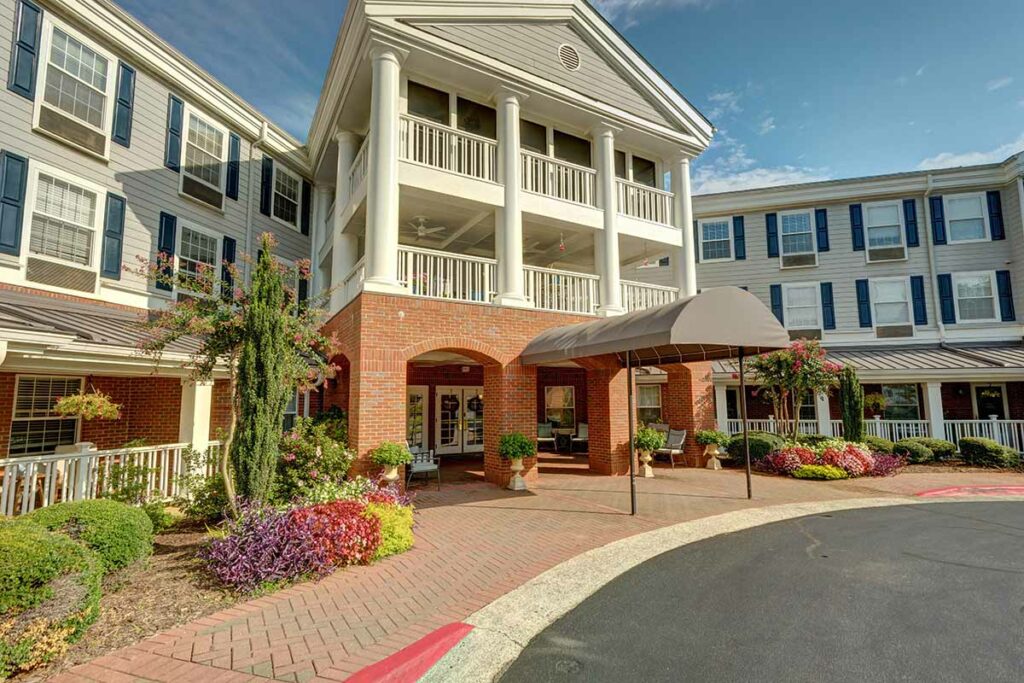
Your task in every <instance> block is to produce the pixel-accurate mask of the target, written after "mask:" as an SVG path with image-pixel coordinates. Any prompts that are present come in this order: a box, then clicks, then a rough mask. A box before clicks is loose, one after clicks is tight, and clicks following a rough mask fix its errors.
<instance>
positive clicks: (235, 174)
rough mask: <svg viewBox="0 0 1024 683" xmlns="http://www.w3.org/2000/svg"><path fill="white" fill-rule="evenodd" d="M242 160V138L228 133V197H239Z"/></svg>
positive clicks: (226, 191) (226, 189)
mask: <svg viewBox="0 0 1024 683" xmlns="http://www.w3.org/2000/svg"><path fill="white" fill-rule="evenodd" d="M241 160H242V139H241V138H240V137H238V136H237V135H235V134H234V133H231V134H230V135H228V177H227V187H226V188H225V190H224V192H225V194H227V196H228V199H235V200H237V199H238V179H239V171H240V168H241V166H240V164H241Z"/></svg>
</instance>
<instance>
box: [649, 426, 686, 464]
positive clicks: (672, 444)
mask: <svg viewBox="0 0 1024 683" xmlns="http://www.w3.org/2000/svg"><path fill="white" fill-rule="evenodd" d="M685 443H686V430H685V429H670V430H669V432H668V438H667V439H666V440H665V445H664V446H663V447H661V448H659V449H658V450H656V451H654V457H655V458H657V457H658V456H659V455H664V456H667V457H668V461H669V464H671V465H672V467H673V469H674V468H675V466H676V456H682V455H683V445H684V444H685Z"/></svg>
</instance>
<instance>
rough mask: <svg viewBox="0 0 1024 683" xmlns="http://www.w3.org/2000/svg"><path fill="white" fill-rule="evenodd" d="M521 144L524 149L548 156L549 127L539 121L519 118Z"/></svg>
mask: <svg viewBox="0 0 1024 683" xmlns="http://www.w3.org/2000/svg"><path fill="white" fill-rule="evenodd" d="M519 144H520V145H521V146H522V148H523V149H525V150H529V151H531V152H534V153H536V154H543V155H545V156H547V153H548V129H547V128H545V127H544V126H542V125H540V124H539V123H534V122H533V121H527V120H526V119H520V120H519Z"/></svg>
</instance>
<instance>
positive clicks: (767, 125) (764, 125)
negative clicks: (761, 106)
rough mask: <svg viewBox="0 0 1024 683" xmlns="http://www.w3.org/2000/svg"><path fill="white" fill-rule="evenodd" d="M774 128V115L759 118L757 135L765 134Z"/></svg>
mask: <svg viewBox="0 0 1024 683" xmlns="http://www.w3.org/2000/svg"><path fill="white" fill-rule="evenodd" d="M773 130H775V117H774V116H766V117H764V118H763V119H762V120H761V123H760V124H759V125H758V126H757V134H758V135H766V134H767V133H771V132H772V131H773Z"/></svg>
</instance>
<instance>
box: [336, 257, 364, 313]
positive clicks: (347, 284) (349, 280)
mask: <svg viewBox="0 0 1024 683" xmlns="http://www.w3.org/2000/svg"><path fill="white" fill-rule="evenodd" d="M365 279H366V257H365V256H364V257H363V258H361V259H359V261H357V262H356V265H355V266H353V267H352V270H350V271H349V272H348V275H346V276H345V279H344V280H342V281H341V289H342V291H344V292H345V296H344V299H345V303H348V302H349V301H352V299H355V298H356V296H357V295H358V294H359V292H361V291H363V280H365Z"/></svg>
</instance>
